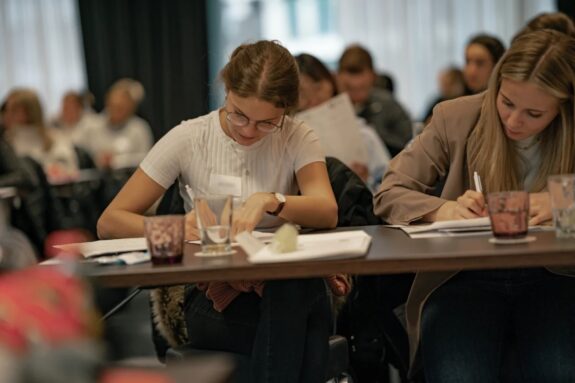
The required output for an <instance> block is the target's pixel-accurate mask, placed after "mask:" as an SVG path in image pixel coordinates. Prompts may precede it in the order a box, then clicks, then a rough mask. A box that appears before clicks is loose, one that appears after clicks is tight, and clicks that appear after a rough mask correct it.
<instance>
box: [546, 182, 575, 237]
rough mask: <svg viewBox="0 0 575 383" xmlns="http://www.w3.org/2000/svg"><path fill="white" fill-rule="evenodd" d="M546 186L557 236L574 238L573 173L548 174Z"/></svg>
mask: <svg viewBox="0 0 575 383" xmlns="http://www.w3.org/2000/svg"><path fill="white" fill-rule="evenodd" d="M547 187H548V189H549V195H550V197H551V209H552V211H553V225H554V226H555V234H556V236H557V238H575V174H562V175H555V176H550V177H549V178H548V180H547Z"/></svg>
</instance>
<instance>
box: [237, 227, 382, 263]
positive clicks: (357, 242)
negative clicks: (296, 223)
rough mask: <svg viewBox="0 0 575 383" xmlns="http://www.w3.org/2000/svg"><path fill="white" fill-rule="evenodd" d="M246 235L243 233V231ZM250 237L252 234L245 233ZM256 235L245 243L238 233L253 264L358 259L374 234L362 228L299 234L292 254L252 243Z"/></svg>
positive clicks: (367, 247)
mask: <svg viewBox="0 0 575 383" xmlns="http://www.w3.org/2000/svg"><path fill="white" fill-rule="evenodd" d="M242 234H244V233H242ZM245 235H247V236H249V234H247V233H245ZM254 240H255V238H253V237H251V238H249V239H248V241H247V243H248V244H249V246H244V245H243V244H244V243H246V242H244V241H243V240H242V237H241V236H238V242H239V243H240V246H242V248H243V249H244V251H245V252H246V253H247V254H248V259H249V261H250V262H252V263H275V262H294V261H308V260H319V259H339V258H356V257H362V256H364V255H366V254H367V250H368V249H369V245H370V243H371V236H369V235H368V234H367V233H366V232H365V231H363V230H353V231H342V232H337V233H325V234H303V235H299V236H298V244H297V250H296V251H291V252H289V253H276V252H274V251H272V250H271V246H270V245H266V246H263V247H258V246H253V241H254Z"/></svg>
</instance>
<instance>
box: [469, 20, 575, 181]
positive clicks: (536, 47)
mask: <svg viewBox="0 0 575 383" xmlns="http://www.w3.org/2000/svg"><path fill="white" fill-rule="evenodd" d="M502 79H509V80H512V81H518V82H529V83H532V84H534V85H536V86H538V87H540V88H541V89H542V90H543V91H545V92H547V93H548V94H549V95H551V96H553V97H556V98H557V99H559V102H560V105H559V113H558V115H557V116H556V117H555V119H554V120H553V121H552V122H551V123H550V124H549V126H548V127H547V128H545V129H544V130H543V131H542V132H541V133H540V139H541V141H540V142H541V143H540V150H541V165H540V169H539V172H538V174H537V176H536V178H535V181H534V182H533V185H532V187H531V190H530V191H541V190H543V189H545V187H546V182H547V177H548V176H549V175H551V174H560V173H572V172H573V169H574V166H573V164H574V158H575V153H574V148H575V142H574V140H575V138H574V132H573V130H574V129H575V125H574V121H575V117H574V111H575V106H574V97H573V90H574V87H575V39H573V38H571V37H569V36H567V35H565V34H562V33H559V32H556V31H551V30H540V31H535V32H531V33H526V34H523V35H521V36H518V37H517V39H516V40H515V41H514V42H513V44H512V45H511V47H510V48H509V50H508V51H507V53H506V54H505V55H504V56H503V58H502V59H501V61H500V62H499V64H498V65H497V66H496V67H495V69H494V71H493V74H492V76H491V79H490V80H489V86H488V89H487V91H486V95H485V99H484V101H483V106H482V108H481V116H480V118H479V121H478V122H477V125H476V127H475V129H474V131H473V132H472V134H471V136H470V138H469V142H468V145H469V146H470V148H469V149H470V151H469V153H470V164H471V165H472V166H473V168H474V169H476V170H477V172H478V173H479V175H480V176H481V178H482V179H484V180H485V181H484V185H485V186H486V191H487V192H493V191H505V190H519V189H523V185H522V180H521V179H520V176H519V165H520V164H519V159H518V154H517V149H516V148H515V146H514V145H513V143H512V141H511V140H510V139H508V138H507V136H506V135H505V133H504V131H503V126H502V123H501V120H500V117H499V114H498V112H497V105H496V101H497V95H498V93H499V88H500V86H501V80H502ZM501 169H505V171H501Z"/></svg>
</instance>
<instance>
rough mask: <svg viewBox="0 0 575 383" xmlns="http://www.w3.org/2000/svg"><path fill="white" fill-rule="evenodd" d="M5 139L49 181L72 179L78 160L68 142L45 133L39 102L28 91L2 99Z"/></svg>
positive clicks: (15, 91) (17, 91)
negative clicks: (40, 166) (34, 163)
mask: <svg viewBox="0 0 575 383" xmlns="http://www.w3.org/2000/svg"><path fill="white" fill-rule="evenodd" d="M4 125H5V127H6V140H7V141H8V142H9V143H10V145H11V146H12V147H13V149H14V151H15V152H16V154H17V155H18V156H20V157H26V156H28V157H31V158H32V159H34V160H35V161H36V162H38V163H39V164H40V165H42V167H43V168H44V172H45V173H46V176H47V177H48V180H49V181H51V182H59V181H67V180H70V179H74V178H75V177H76V176H77V174H78V159H77V156H76V152H75V150H74V145H73V144H72V141H71V140H70V139H69V138H68V137H66V136H65V135H64V134H63V133H61V132H57V131H53V130H49V129H48V128H47V126H46V123H45V120H44V112H43V110H42V105H41V104H40V99H39V97H38V95H37V94H36V92H34V91H33V90H31V89H25V88H16V89H13V90H12V91H11V92H10V93H9V94H8V97H7V98H6V111H5V114H4Z"/></svg>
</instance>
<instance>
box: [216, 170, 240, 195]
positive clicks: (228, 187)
mask: <svg viewBox="0 0 575 383" xmlns="http://www.w3.org/2000/svg"><path fill="white" fill-rule="evenodd" d="M210 192H211V193H214V194H230V195H232V196H234V197H241V196H242V179H241V177H234V176H224V175H221V174H212V176H211V177H210Z"/></svg>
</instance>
